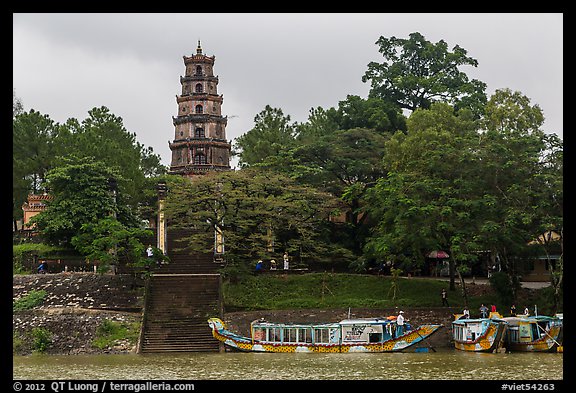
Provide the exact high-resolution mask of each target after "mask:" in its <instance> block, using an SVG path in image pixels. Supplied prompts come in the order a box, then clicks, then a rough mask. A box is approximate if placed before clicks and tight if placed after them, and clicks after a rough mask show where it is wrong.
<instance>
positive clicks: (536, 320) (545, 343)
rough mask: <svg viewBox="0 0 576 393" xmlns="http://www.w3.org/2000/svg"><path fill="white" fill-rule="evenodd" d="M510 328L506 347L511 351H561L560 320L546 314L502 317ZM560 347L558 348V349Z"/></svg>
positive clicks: (561, 330) (561, 325) (561, 331)
mask: <svg viewBox="0 0 576 393" xmlns="http://www.w3.org/2000/svg"><path fill="white" fill-rule="evenodd" d="M504 319H505V320H507V321H508V323H509V325H510V328H509V330H508V332H507V335H506V344H505V345H506V349H507V350H508V351H511V352H562V351H563V347H562V344H563V329H564V328H563V324H562V320H561V319H559V318H554V317H547V316H539V317H538V316H534V317H510V318H504ZM559 348H561V349H560V350H558V349H559Z"/></svg>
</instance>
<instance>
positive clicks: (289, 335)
mask: <svg viewBox="0 0 576 393" xmlns="http://www.w3.org/2000/svg"><path fill="white" fill-rule="evenodd" d="M297 331H298V329H295V328H286V329H284V342H288V343H295V342H297V337H298V333H297Z"/></svg>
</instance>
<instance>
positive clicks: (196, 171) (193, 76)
mask: <svg viewBox="0 0 576 393" xmlns="http://www.w3.org/2000/svg"><path fill="white" fill-rule="evenodd" d="M183 57H184V65H185V66H186V74H185V75H184V76H183V77H182V76H181V77H180V84H182V94H181V95H179V96H178V95H177V96H176V102H177V103H178V116H177V117H172V119H173V123H174V127H175V136H174V141H173V142H172V143H169V146H170V150H172V163H171V164H170V171H169V173H170V174H179V175H183V176H186V177H190V178H193V177H194V176H197V175H203V174H206V173H207V172H211V171H222V170H230V150H231V143H230V142H228V141H227V140H226V123H227V122H228V118H227V117H223V116H222V102H223V98H222V95H218V90H217V87H218V77H217V76H214V70H213V67H214V60H215V57H214V56H206V55H204V54H202V47H201V46H200V41H198V48H196V54H195V55H193V56H190V57H187V56H183Z"/></svg>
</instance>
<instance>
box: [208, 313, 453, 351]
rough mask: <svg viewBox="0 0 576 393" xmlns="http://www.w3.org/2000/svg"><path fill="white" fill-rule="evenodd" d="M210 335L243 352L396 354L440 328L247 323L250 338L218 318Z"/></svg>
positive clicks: (356, 322) (372, 322) (353, 322)
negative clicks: (238, 332)
mask: <svg viewBox="0 0 576 393" xmlns="http://www.w3.org/2000/svg"><path fill="white" fill-rule="evenodd" d="M208 324H209V326H210V328H211V329H212V335H213V336H214V338H216V339H217V340H219V341H221V342H223V343H224V345H225V346H226V347H227V348H228V349H231V350H237V351H243V352H310V353H314V352H318V353H329V352H336V353H343V352H375V353H379V352H399V351H403V350H406V349H408V348H410V347H412V346H414V345H415V344H418V343H421V342H423V341H424V340H425V339H427V338H428V337H430V336H431V335H432V334H434V333H435V332H437V331H438V329H440V328H441V327H442V325H435V324H425V325H421V326H419V327H417V328H412V326H411V325H410V324H409V323H405V324H404V325H403V326H398V325H397V323H396V318H395V317H383V318H359V319H344V320H342V321H340V322H334V323H325V324H305V323H302V324H299V323H272V322H267V321H264V320H262V319H260V320H256V321H253V322H252V323H251V324H250V337H245V336H241V335H239V334H236V333H233V332H231V331H229V330H228V329H227V328H226V325H225V324H224V322H223V321H222V320H221V319H219V318H210V319H209V320H208Z"/></svg>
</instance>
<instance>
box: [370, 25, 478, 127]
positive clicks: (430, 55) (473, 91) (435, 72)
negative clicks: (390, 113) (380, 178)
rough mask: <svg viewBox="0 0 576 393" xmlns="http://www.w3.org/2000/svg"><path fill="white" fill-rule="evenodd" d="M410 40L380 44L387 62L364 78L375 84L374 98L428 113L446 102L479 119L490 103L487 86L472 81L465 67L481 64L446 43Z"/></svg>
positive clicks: (374, 66) (414, 37)
mask: <svg viewBox="0 0 576 393" xmlns="http://www.w3.org/2000/svg"><path fill="white" fill-rule="evenodd" d="M409 37H410V38H408V39H401V38H396V37H390V38H386V37H383V36H380V38H379V39H378V40H377V41H376V44H377V45H378V46H379V52H380V53H381V54H382V56H383V58H384V61H383V62H382V63H377V62H370V63H369V64H368V70H367V71H366V73H365V74H364V76H363V77H362V81H363V82H367V81H371V89H370V97H379V98H382V99H383V100H385V101H388V102H391V103H393V104H395V105H397V106H398V107H400V108H404V109H408V110H411V111H415V110H416V109H418V108H422V109H428V108H430V106H431V104H432V103H434V102H438V101H439V102H446V103H449V104H451V105H453V106H454V107H455V108H457V109H462V108H469V109H471V110H472V111H473V112H474V113H475V114H476V116H477V117H479V116H480V115H481V113H482V109H483V106H484V105H485V103H486V95H485V93H484V92H485V89H486V84H485V83H483V82H480V81H478V80H475V79H473V80H469V79H468V76H467V75H466V74H465V73H464V72H462V71H460V69H459V67H462V66H466V65H468V66H473V67H477V66H478V61H477V60H476V59H474V58H472V57H469V56H468V55H467V51H466V50H465V49H464V48H462V47H460V46H458V45H455V46H454V47H453V48H452V51H450V50H448V45H447V43H446V42H445V41H444V40H440V41H438V42H437V43H432V42H430V41H427V40H426V39H425V38H424V36H423V35H422V34H420V33H418V32H415V33H411V34H410V36H409Z"/></svg>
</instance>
